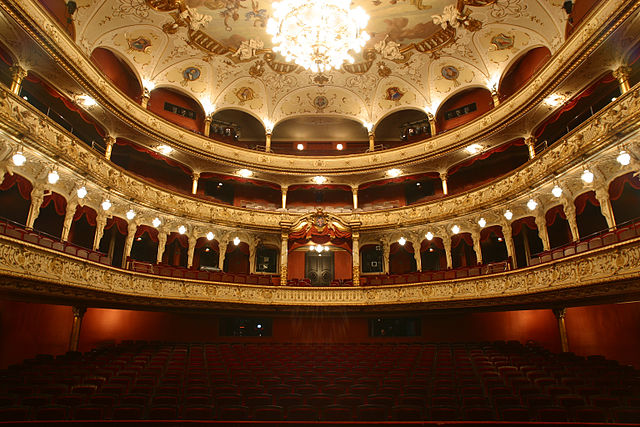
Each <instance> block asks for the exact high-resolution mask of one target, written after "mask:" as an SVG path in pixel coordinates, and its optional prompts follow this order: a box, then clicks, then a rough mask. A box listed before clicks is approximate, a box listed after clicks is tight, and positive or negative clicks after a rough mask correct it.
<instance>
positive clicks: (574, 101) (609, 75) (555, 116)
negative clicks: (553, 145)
mask: <svg viewBox="0 0 640 427" xmlns="http://www.w3.org/2000/svg"><path fill="white" fill-rule="evenodd" d="M615 80H616V79H615V77H613V74H612V73H611V72H608V73H607V74H605V75H604V76H602V77H600V78H599V79H598V80H597V81H596V82H595V83H593V84H592V85H591V86H589V87H588V88H587V89H585V90H583V91H582V92H581V93H580V94H579V95H576V96H574V97H573V98H572V99H571V100H569V101H567V103H566V104H564V105H563V106H562V107H561V108H559V109H558V110H556V112H555V113H553V114H552V115H551V117H549V118H548V119H547V120H545V121H544V123H542V124H541V125H540V126H539V127H538V128H537V129H536V131H535V132H534V136H535V137H536V138H537V137H539V136H540V135H542V133H543V132H544V130H545V129H546V128H547V126H549V125H550V124H552V123H554V122H555V121H556V120H558V118H559V117H560V116H561V115H562V113H564V112H567V111H569V110H571V109H573V107H575V106H576V105H577V104H578V102H579V101H580V100H581V99H582V98H585V97H587V96H589V95H591V94H592V93H593V92H595V91H596V89H597V88H598V87H599V86H600V85H602V84H607V83H611V82H613V81H615Z"/></svg>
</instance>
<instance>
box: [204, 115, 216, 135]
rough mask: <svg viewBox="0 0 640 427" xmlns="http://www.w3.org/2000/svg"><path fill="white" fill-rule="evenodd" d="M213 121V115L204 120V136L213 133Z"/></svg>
mask: <svg viewBox="0 0 640 427" xmlns="http://www.w3.org/2000/svg"><path fill="white" fill-rule="evenodd" d="M212 121H213V114H207V115H206V116H205V118H204V129H203V130H202V133H203V134H204V136H209V134H210V133H211V122H212Z"/></svg>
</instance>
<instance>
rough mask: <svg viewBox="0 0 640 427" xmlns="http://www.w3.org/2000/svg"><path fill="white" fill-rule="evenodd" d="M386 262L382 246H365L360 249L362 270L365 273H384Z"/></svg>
mask: <svg viewBox="0 0 640 427" xmlns="http://www.w3.org/2000/svg"><path fill="white" fill-rule="evenodd" d="M383 263H384V260H383V254H382V247H381V246H380V244H369V245H364V246H362V247H361V248H360V270H361V271H362V272H363V273H382V272H383V271H384V264H383Z"/></svg>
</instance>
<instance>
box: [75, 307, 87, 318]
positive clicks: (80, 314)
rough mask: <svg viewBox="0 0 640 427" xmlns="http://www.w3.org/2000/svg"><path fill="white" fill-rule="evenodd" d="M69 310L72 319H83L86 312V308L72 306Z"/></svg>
mask: <svg viewBox="0 0 640 427" xmlns="http://www.w3.org/2000/svg"><path fill="white" fill-rule="evenodd" d="M71 310H72V311H73V317H83V316H84V314H85V313H86V312H87V307H82V306H75V305H74V306H73V307H71Z"/></svg>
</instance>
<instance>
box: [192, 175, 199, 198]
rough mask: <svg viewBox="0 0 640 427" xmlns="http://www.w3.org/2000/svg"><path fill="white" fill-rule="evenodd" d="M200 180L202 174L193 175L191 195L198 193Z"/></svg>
mask: <svg viewBox="0 0 640 427" xmlns="http://www.w3.org/2000/svg"><path fill="white" fill-rule="evenodd" d="M199 179H200V172H193V175H191V194H197V193H198V180H199Z"/></svg>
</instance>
